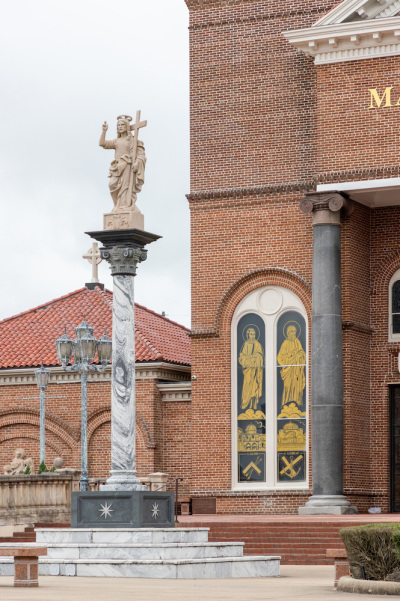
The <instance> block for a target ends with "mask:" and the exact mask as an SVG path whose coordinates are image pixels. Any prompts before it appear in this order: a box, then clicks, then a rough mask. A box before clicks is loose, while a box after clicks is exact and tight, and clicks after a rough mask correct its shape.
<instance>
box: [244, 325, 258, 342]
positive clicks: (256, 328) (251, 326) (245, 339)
mask: <svg viewBox="0 0 400 601" xmlns="http://www.w3.org/2000/svg"><path fill="white" fill-rule="evenodd" d="M249 328H254V329H255V331H256V340H258V339H259V338H260V328H259V327H258V326H256V325H255V324H253V323H249V324H248V325H247V326H245V327H244V328H243V331H242V338H243V340H244V341H245V342H246V341H247V340H248V339H247V338H246V337H245V331H246V330H248V329H249ZM257 332H258V337H257Z"/></svg>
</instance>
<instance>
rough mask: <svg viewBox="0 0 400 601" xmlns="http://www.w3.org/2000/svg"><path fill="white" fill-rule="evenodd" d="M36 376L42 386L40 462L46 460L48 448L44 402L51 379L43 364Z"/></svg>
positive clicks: (38, 383) (37, 382)
mask: <svg viewBox="0 0 400 601" xmlns="http://www.w3.org/2000/svg"><path fill="white" fill-rule="evenodd" d="M35 376H36V384H37V385H38V387H39V388H40V463H42V461H44V460H45V453H46V451H45V448H46V440H45V436H46V434H45V432H46V430H45V404H44V391H45V390H46V388H47V386H48V384H49V380H50V372H49V370H48V369H46V368H45V367H44V365H43V361H42V366H41V368H40V369H37V370H36V371H35Z"/></svg>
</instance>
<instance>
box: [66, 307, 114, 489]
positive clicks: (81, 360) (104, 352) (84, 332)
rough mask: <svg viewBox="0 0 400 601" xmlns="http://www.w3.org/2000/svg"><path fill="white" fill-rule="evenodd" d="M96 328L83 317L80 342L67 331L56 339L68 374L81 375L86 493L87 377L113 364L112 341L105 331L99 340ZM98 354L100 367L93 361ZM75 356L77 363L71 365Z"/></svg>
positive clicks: (85, 485) (82, 486) (83, 484)
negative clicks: (73, 338) (76, 373)
mask: <svg viewBox="0 0 400 601" xmlns="http://www.w3.org/2000/svg"><path fill="white" fill-rule="evenodd" d="M93 331H94V328H92V326H90V325H89V324H88V323H87V322H86V319H85V316H83V321H82V323H81V324H80V325H79V326H77V327H76V328H75V333H76V340H71V338H69V337H68V336H67V331H66V330H65V332H64V334H63V335H62V336H61V337H60V338H58V339H57V340H56V346H57V355H58V360H59V361H60V363H61V365H62V367H63V369H64V370H65V371H78V372H79V373H80V374H81V481H80V489H81V491H83V492H86V491H87V490H88V488H89V480H88V471H87V374H88V372H89V371H98V372H104V371H105V369H106V367H107V364H108V363H110V362H111V352H112V351H111V348H112V347H111V345H112V343H111V340H110V339H109V338H108V336H107V332H104V336H103V337H102V338H100V339H99V340H96V338H94V336H93ZM96 353H97V357H98V361H99V364H97V365H94V364H93V361H94V359H95V356H96ZM72 357H73V358H74V363H73V364H72V365H68V363H69V362H70V361H71V359H72Z"/></svg>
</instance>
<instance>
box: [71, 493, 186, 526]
mask: <svg viewBox="0 0 400 601" xmlns="http://www.w3.org/2000/svg"><path fill="white" fill-rule="evenodd" d="M174 525H175V523H174V493H172V492H152V491H141V490H140V491H139V490H129V491H120V490H118V491H95V492H73V493H72V494H71V528H173V527H174Z"/></svg>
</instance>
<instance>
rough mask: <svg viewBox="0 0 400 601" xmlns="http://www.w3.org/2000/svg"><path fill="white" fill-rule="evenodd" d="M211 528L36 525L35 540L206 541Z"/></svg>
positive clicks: (128, 542)
mask: <svg viewBox="0 0 400 601" xmlns="http://www.w3.org/2000/svg"><path fill="white" fill-rule="evenodd" d="M208 530H209V529H208V528H125V529H121V528H37V530H36V542H37V543H38V544H40V545H47V544H52V545H54V544H56V543H57V544H66V543H72V544H73V543H75V544H79V545H84V544H100V545H101V544H106V545H112V544H113V543H116V544H118V545H121V544H128V545H135V544H159V543H170V544H171V543H207V542H208ZM214 542H218V541H214Z"/></svg>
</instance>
